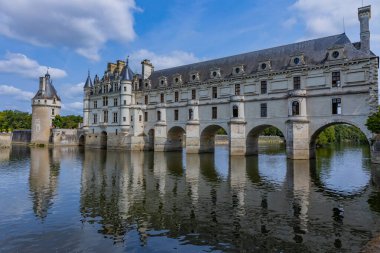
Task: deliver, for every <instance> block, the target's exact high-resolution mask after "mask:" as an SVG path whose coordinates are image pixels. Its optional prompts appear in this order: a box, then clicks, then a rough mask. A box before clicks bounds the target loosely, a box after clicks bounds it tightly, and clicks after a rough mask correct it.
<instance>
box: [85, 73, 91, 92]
mask: <svg viewBox="0 0 380 253" xmlns="http://www.w3.org/2000/svg"><path fill="white" fill-rule="evenodd" d="M90 87H92V80H91V77H90V70H88V76H87V80H86V83H85V85H84V88H90Z"/></svg>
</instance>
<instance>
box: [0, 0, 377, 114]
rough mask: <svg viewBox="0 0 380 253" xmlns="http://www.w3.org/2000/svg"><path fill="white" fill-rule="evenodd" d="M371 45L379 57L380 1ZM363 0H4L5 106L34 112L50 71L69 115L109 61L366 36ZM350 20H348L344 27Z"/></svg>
mask: <svg viewBox="0 0 380 253" xmlns="http://www.w3.org/2000/svg"><path fill="white" fill-rule="evenodd" d="M363 2H364V5H368V4H371V5H372V19H371V23H370V25H371V49H372V51H374V52H375V53H376V54H377V55H379V54H380V1H378V0H363ZM361 5H362V1H361V0H274V1H264V0H255V1H253V0H240V1H236V0H192V1H186V0H162V1H159V0H135V1H134V0H107V1H105V0H81V1H78V0H65V1H61V0H33V1H30V0H13V1H0V45H1V47H0V110H5V109H17V110H22V111H29V112H30V111H31V106H30V99H31V97H32V96H33V95H34V94H35V92H36V91H37V89H38V77H39V76H41V75H43V74H44V73H46V69H47V67H49V68H50V70H49V72H50V74H51V76H52V78H53V83H54V86H55V87H56V89H57V90H58V94H59V95H60V96H61V99H62V102H63V108H62V114H82V99H83V97H82V86H83V82H84V81H85V79H86V77H87V71H88V70H90V71H91V75H92V76H94V75H95V74H100V75H101V74H103V73H104V70H105V68H106V64H107V62H115V61H116V60H118V59H125V58H126V57H127V55H129V56H130V64H131V65H132V69H133V70H134V71H136V72H141V67H140V62H141V60H143V59H145V58H147V59H150V60H151V62H152V63H153V64H154V66H155V69H156V70H158V69H163V68H167V67H172V66H178V65H183V64H187V63H192V62H198V61H202V60H206V59H213V58H218V57H223V56H228V55H234V54H238V53H243V52H249V51H254V50H258V49H264V48H268V47H273V46H278V45H283V44H289V43H293V42H297V41H302V40H307V39H312V38H317V37H322V36H328V35H334V34H339V33H342V32H343V31H344V27H345V31H346V33H347V35H348V36H349V38H350V39H351V41H353V42H354V41H358V40H359V22H358V19H357V8H358V7H360V6H361ZM343 19H344V24H345V26H343Z"/></svg>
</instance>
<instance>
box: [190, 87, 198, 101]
mask: <svg viewBox="0 0 380 253" xmlns="http://www.w3.org/2000/svg"><path fill="white" fill-rule="evenodd" d="M191 99H197V92H196V90H195V89H192V90H191Z"/></svg>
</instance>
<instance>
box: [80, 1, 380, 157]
mask: <svg viewBox="0 0 380 253" xmlns="http://www.w3.org/2000/svg"><path fill="white" fill-rule="evenodd" d="M363 13H366V14H365V15H367V16H365V17H364V18H363V15H364V14H363ZM358 15H359V20H360V22H361V29H366V28H367V27H369V24H367V23H368V22H369V17H370V7H369V6H368V7H363V8H360V9H359V12H358ZM367 17H368V18H367ZM361 34H364V35H365V36H364V35H363V36H362V37H361V38H362V41H361V42H358V43H352V42H351V41H350V40H349V38H348V37H347V36H346V34H338V35H334V36H329V37H324V38H319V39H315V40H310V41H304V42H299V43H294V44H290V45H285V46H280V47H276V48H270V49H265V50H260V51H255V52H250V53H245V54H241V55H235V56H230V57H225V58H221V59H215V60H211V61H206V62H200V63H195V64H190V65H185V66H179V67H175V68H170V69H164V70H159V71H153V70H154V69H153V65H152V64H151V63H150V62H149V61H148V60H144V61H143V62H142V73H141V75H140V74H134V73H133V72H132V71H131V70H130V68H129V66H128V62H124V61H118V62H117V63H116V64H108V68H107V70H106V71H105V74H104V76H103V77H102V78H101V79H100V78H99V77H98V76H95V78H94V83H93V84H92V80H91V78H90V76H89V77H88V79H87V81H86V85H85V87H84V92H85V98H84V123H83V126H84V128H83V129H84V130H85V131H86V134H85V143H86V145H87V146H91V147H107V148H122V149H130V150H144V149H151V150H152V149H154V150H155V151H170V150H178V149H181V148H182V147H186V152H187V153H198V152H212V151H213V149H214V140H215V134H216V133H217V131H218V130H219V129H224V131H225V132H226V133H227V134H228V136H229V146H230V154H231V155H245V154H257V152H258V136H259V134H260V132H262V130H263V129H265V128H267V127H269V126H274V127H276V128H278V129H279V130H280V131H281V132H282V133H283V134H284V138H285V140H286V143H287V145H286V146H287V154H288V157H289V158H292V159H309V158H310V157H313V156H314V147H315V139H316V137H317V136H318V134H319V133H320V132H321V131H322V130H323V129H324V128H326V127H328V126H330V125H332V124H341V123H343V124H350V125H353V126H356V127H358V128H359V129H361V130H362V131H363V133H364V134H365V135H366V136H367V137H368V138H371V133H370V132H368V130H367V129H366V127H365V125H364V123H365V121H366V118H367V117H368V115H369V114H370V113H371V112H373V111H375V110H377V105H378V96H377V90H378V61H379V59H378V57H377V56H376V55H374V54H373V53H372V52H371V51H370V50H367V49H368V48H369V40H367V39H366V38H367V37H369V30H368V31H367V30H365V31H363V30H362V31H361ZM110 66H114V67H113V68H111V67H110Z"/></svg>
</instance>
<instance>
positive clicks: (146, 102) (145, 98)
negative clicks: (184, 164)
mask: <svg viewBox="0 0 380 253" xmlns="http://www.w3.org/2000/svg"><path fill="white" fill-rule="evenodd" d="M144 103H145V104H146V105H147V104H148V96H147V95H145V97H144Z"/></svg>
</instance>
